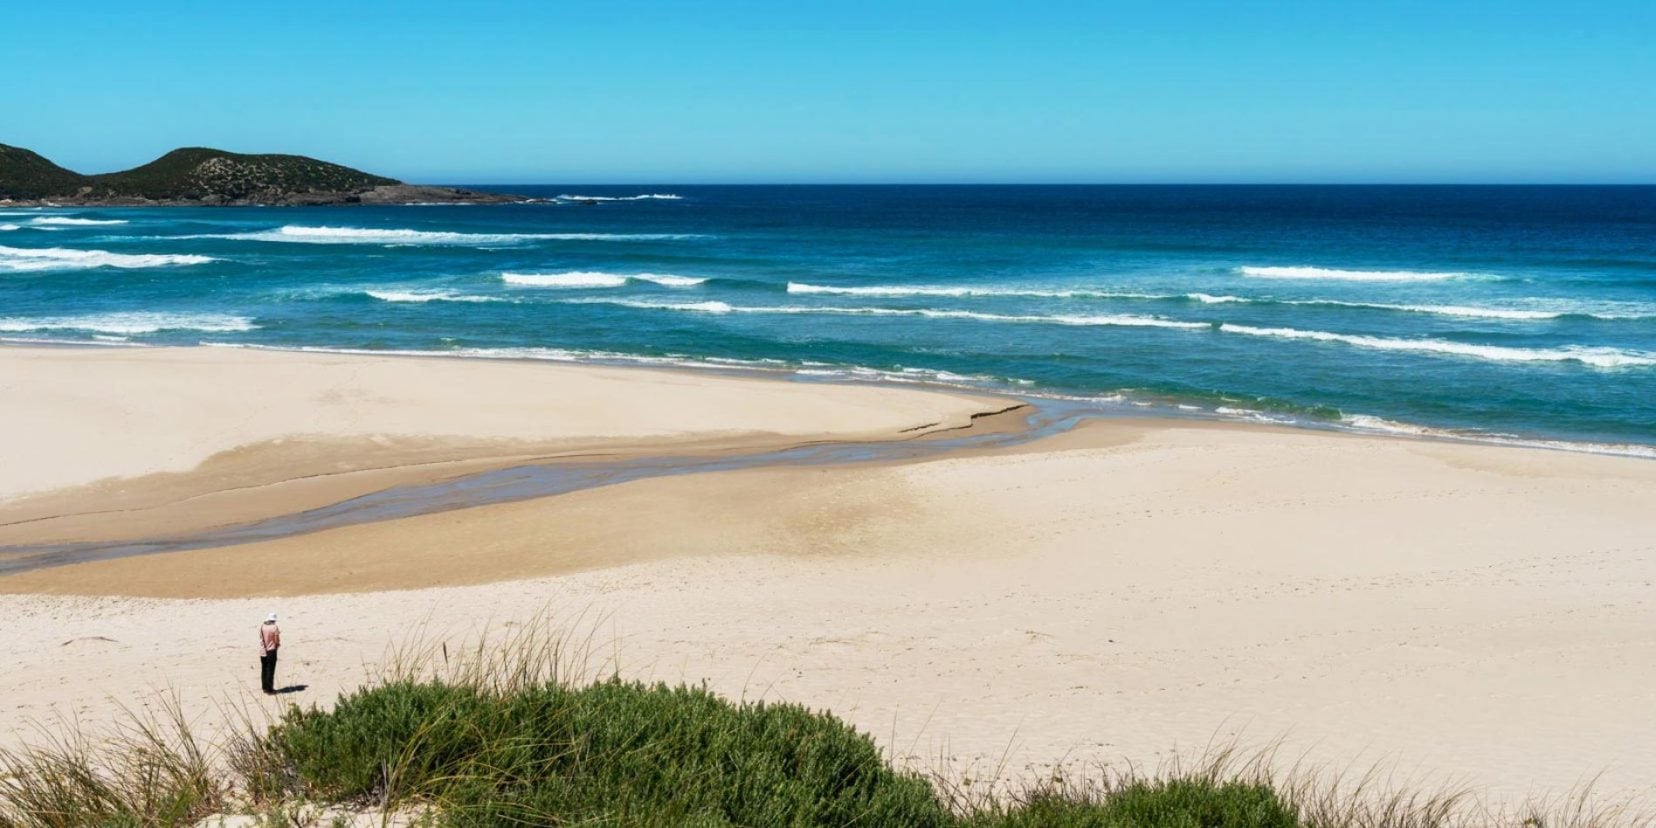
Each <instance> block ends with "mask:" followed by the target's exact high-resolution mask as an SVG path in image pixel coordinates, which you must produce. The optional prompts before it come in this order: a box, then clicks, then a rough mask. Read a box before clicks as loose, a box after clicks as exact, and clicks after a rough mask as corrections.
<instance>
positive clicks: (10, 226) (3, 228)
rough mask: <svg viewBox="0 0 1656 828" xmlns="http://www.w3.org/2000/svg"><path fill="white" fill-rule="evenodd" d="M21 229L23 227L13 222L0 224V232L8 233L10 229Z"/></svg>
mask: <svg viewBox="0 0 1656 828" xmlns="http://www.w3.org/2000/svg"><path fill="white" fill-rule="evenodd" d="M22 229H23V228H21V227H19V226H17V225H15V224H0V233H8V232H10V231H12V230H22Z"/></svg>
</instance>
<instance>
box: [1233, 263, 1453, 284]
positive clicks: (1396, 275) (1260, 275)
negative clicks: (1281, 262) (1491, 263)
mask: <svg viewBox="0 0 1656 828" xmlns="http://www.w3.org/2000/svg"><path fill="white" fill-rule="evenodd" d="M1237 272H1239V273H1241V274H1242V275H1243V276H1248V277H1252V278H1255V279H1324V280H1331V281H1338V282H1441V281H1445V280H1448V279H1469V278H1477V277H1476V274H1471V273H1459V272H1433V271H1416V270H1342V269H1339V268H1331V267H1304V266H1296V267H1258V266H1253V265H1247V266H1243V267H1239V268H1237Z"/></svg>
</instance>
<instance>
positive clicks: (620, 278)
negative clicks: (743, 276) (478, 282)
mask: <svg viewBox="0 0 1656 828" xmlns="http://www.w3.org/2000/svg"><path fill="white" fill-rule="evenodd" d="M500 278H501V281H504V282H505V283H507V284H509V285H520V286H524V287H551V288H612V287H621V286H622V285H625V284H626V283H627V282H629V281H633V280H637V281H641V282H650V283H652V284H656V285H660V286H662V287H670V288H687V287H695V286H696V285H699V284H701V283H703V282H705V281H707V280H706V279H704V278H699V277H696V276H677V275H674V274H671V273H606V272H604V271H601V270H573V271H569V272H565V273H502V274H501V275H500Z"/></svg>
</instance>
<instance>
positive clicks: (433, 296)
mask: <svg viewBox="0 0 1656 828" xmlns="http://www.w3.org/2000/svg"><path fill="white" fill-rule="evenodd" d="M363 293H365V294H367V295H368V296H371V297H373V298H375V299H378V300H380V301H382V302H417V303H424V302H471V303H478V302H505V301H508V300H507V299H505V298H503V297H499V296H473V295H469V294H464V293H456V292H454V291H451V290H365V291H363Z"/></svg>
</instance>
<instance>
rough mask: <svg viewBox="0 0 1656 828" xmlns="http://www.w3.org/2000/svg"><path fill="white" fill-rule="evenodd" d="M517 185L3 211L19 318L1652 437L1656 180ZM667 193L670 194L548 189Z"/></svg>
mask: <svg viewBox="0 0 1656 828" xmlns="http://www.w3.org/2000/svg"><path fill="white" fill-rule="evenodd" d="M512 189H513V190H514V191H517V192H523V193H527V194H531V195H539V196H544V197H548V198H549V199H551V200H550V201H549V202H547V203H540V204H526V205H507V206H471V207H440V206H428V207H340V208H296V209H264V208H179V209H170V208H168V209H162V208H147V209H125V210H122V209H97V210H93V209H74V210H68V209H63V210H22V209H7V208H4V207H0V337H5V338H7V339H11V340H38V339H52V340H64V341H98V342H109V343H121V344H160V343H169V344H196V343H211V344H255V345H262V346H277V347H320V348H338V349H367V350H397V351H441V352H446V353H454V354H458V355H471V356H478V357H483V356H522V357H534V358H546V359H604V360H635V359H643V360H646V361H652V360H666V361H672V362H688V363H712V364H717V365H721V366H724V367H727V368H740V367H755V368H772V369H777V370H790V371H797V372H801V373H803V374H805V375H809V376H823V377H833V376H846V377H857V378H865V379H875V380H885V381H905V380H906V381H914V380H933V381H943V382H950V383H963V384H981V385H987V386H991V387H1000V388H1006V389H1010V390H1015V391H1018V392H1020V393H1032V394H1056V395H1066V396H1081V397H1099V398H1103V399H1105V400H1108V401H1119V403H1120V404H1126V405H1131V404H1132V403H1134V402H1150V403H1154V404H1158V405H1164V406H1186V407H1195V408H1197V409H1201V410H1206V411H1218V412H1220V413H1222V414H1225V415H1227V416H1237V417H1247V418H1255V419H1258V418H1283V419H1291V420H1311V421H1320V422H1327V423H1336V424H1342V423H1343V424H1345V425H1349V426H1353V427H1375V428H1393V429H1413V428H1417V427H1418V428H1429V429H1443V430H1450V431H1455V432H1470V433H1477V434H1485V435H1514V436H1517V437H1521V438H1524V439H1537V440H1569V441H1576V442H1591V443H1601V444H1618V445H1629V444H1630V445H1632V446H1643V447H1647V448H1646V451H1648V447H1652V446H1656V187H1111V186H1096V187H1095V186H1076V187H1034V186H1031V187H976V186H960V187H904V186H890V187H860V186H853V187H805V186H802V187H708V186H672V187H630V186H629V187H591V186H580V187H575V186H569V187H540V188H531V187H517V188H512ZM652 193H654V194H671V195H676V196H678V198H636V199H630V200H612V201H598V202H597V203H593V204H583V203H579V202H577V201H572V200H569V199H562V200H560V199H556V198H552V197H555V196H557V195H560V194H579V195H594V196H604V197H608V198H617V197H624V196H635V195H643V194H652ZM87 222H107V223H87Z"/></svg>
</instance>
